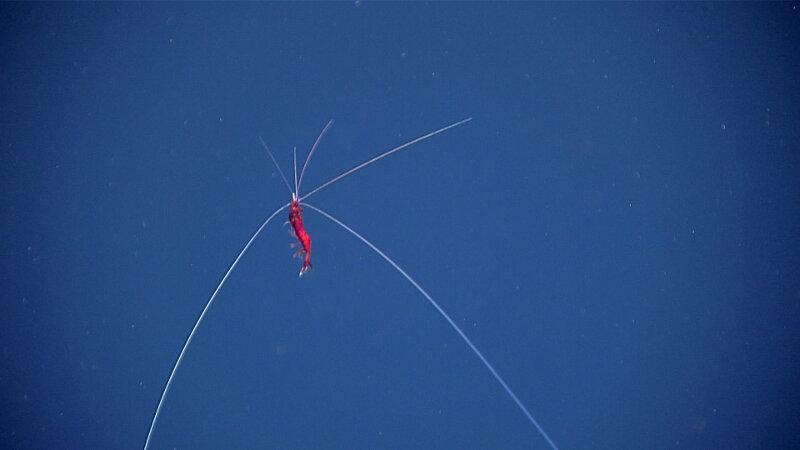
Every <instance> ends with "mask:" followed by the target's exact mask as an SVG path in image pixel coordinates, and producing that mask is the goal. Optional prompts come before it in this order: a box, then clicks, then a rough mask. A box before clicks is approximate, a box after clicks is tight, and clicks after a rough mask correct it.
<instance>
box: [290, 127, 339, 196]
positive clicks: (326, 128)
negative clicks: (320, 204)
mask: <svg viewBox="0 0 800 450" xmlns="http://www.w3.org/2000/svg"><path fill="white" fill-rule="evenodd" d="M331 125H333V119H331V120H329V121H328V124H327V125H325V128H323V129H322V132H320V133H319V136H318V137H317V140H316V141H314V146H313V147H311V151H310V152H308V157H307V158H306V162H305V164H303V170H302V171H300V181H299V182H298V183H297V189H298V190H297V191H295V192H296V193H297V195H300V186H302V185H303V175H305V174H306V167H308V162H309V161H311V156H312V155H313V154H314V150H316V149H317V146H318V145H319V142H320V141H321V140H322V136H325V133H327V132H328V128H330V127H331Z"/></svg>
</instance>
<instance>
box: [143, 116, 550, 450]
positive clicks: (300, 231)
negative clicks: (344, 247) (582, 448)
mask: <svg viewBox="0 0 800 450" xmlns="http://www.w3.org/2000/svg"><path fill="white" fill-rule="evenodd" d="M470 120H472V118H471V117H469V118H466V119H463V120H460V121H458V122H455V123H452V124H450V125H447V126H445V127H442V128H439V129H438V130H435V131H432V132H430V133H428V134H425V135H423V136H420V137H418V138H416V139H414V140H411V141H409V142H406V143H405V144H402V145H400V146H398V147H395V148H393V149H391V150H388V151H386V152H384V153H381V154H379V155H378V156H376V157H374V158H372V159H370V160H368V161H365V162H363V163H361V164H359V165H357V166H355V167H353V168H351V169H349V170H347V171H345V172H343V173H341V174H340V175H337V176H335V177H333V178H331V179H330V180H328V181H326V182H325V183H323V184H321V185H319V186H318V187H316V188H315V189H313V190H311V191H310V192H308V193H307V194H305V195H303V196H300V187H301V185H302V182H303V175H305V171H306V168H307V167H308V162H309V161H310V160H311V156H312V155H313V154H314V151H315V150H316V149H317V146H319V143H320V140H322V137H323V136H324V135H325V133H326V132H327V131H328V129H329V128H330V127H331V125H332V124H333V121H332V120H331V121H329V122H328V124H327V125H326V126H325V128H324V129H323V130H322V132H321V133H320V135H319V137H317V140H316V142H314V146H313V147H312V148H311V151H310V152H309V154H308V157H307V158H306V162H305V164H303V169H302V171H301V173H300V178H299V179H298V177H297V149H296V148H295V150H294V180H295V183H294V190H292V188H291V186H290V185H289V181H288V180H287V178H286V175H284V173H283V171H282V170H281V167H280V165H279V164H278V162H277V161H276V160H275V156H274V155H273V154H272V151H270V149H269V147H268V146H267V144H266V143H265V142H264V140H263V139H262V138H261V137H260V136H259V140H260V141H261V144H262V145H263V146H264V148H265V149H266V150H267V153H268V154H269V157H270V159H272V162H273V163H274V164H275V167H276V168H277V169H278V172H279V173H280V175H281V177H282V178H283V181H284V183H286V187H287V188H288V189H289V193H290V194H291V198H292V199H291V201H290V202H289V203H288V204H285V205H283V206H281V207H279V208H278V209H276V210H275V211H274V212H273V213H272V214H270V216H269V217H268V218H267V220H265V221H264V223H262V224H261V226H260V227H259V228H258V229H257V230H256V232H255V233H254V234H253V236H252V237H251V238H250V240H249V241H247V244H245V246H244V248H243V249H242V251H241V252H239V255H238V256H237V257H236V259H235V260H234V261H233V263H232V264H231V266H230V267H229V268H228V271H227V272H226V273H225V275H224V276H223V277H222V281H220V282H219V284H218V285H217V288H216V289H215V290H214V292H213V294H211V298H209V300H208V301H207V302H206V305H205V307H204V308H203V311H202V312H201V313H200V317H199V318H198V319H197V321H196V322H195V324H194V327H193V328H192V331H191V332H190V333H189V337H188V338H187V339H186V342H185V343H184V344H183V348H182V349H181V352H180V353H179V354H178V359H177V361H176V362H175V365H174V366H173V367H172V372H171V373H170V375H169V378H168V379H167V384H166V386H165V387H164V390H163V391H162V393H161V398H160V399H159V401H158V406H157V407H156V412H155V414H154V416H153V420H152V422H151V423H150V430H149V431H148V433H147V440H146V441H145V444H144V449H145V450H147V449H148V448H149V446H150V440H151V438H152V435H153V429H154V428H155V425H156V422H157V421H158V417H159V415H160V413H161V408H162V406H163V404H164V399H165V398H166V396H167V392H169V389H170V386H171V385H172V381H173V379H174V377H175V373H176V372H177V370H178V367H179V366H180V365H181V362H182V361H183V357H184V355H185V354H186V349H187V348H188V347H189V344H190V343H191V341H192V338H193V337H194V335H195V332H196V331H197V329H198V327H199V326H200V323H201V322H202V321H203V318H204V317H205V315H206V313H207V312H208V309H209V307H210V306H211V304H212V303H213V302H214V299H216V297H217V294H218V293H219V291H220V289H221V288H222V286H223V285H224V284H225V282H226V281H227V279H228V276H230V274H231V272H232V271H233V269H234V268H236V266H237V265H238V264H239V261H240V260H241V258H242V256H243V255H244V254H245V253H246V252H247V250H248V249H249V248H250V246H251V245H252V244H253V242H254V241H255V239H256V237H258V235H259V234H260V233H261V231H262V230H263V229H264V228H265V227H266V226H267V224H268V223H269V222H270V221H271V220H272V219H273V218H275V217H276V216H277V215H278V214H279V213H280V212H281V211H283V210H285V209H286V208H289V223H290V224H291V226H292V229H293V231H294V235H295V237H296V238H297V241H298V242H296V243H295V244H294V245H295V246H299V247H300V249H299V250H298V251H297V253H296V254H297V255H298V256H301V257H302V259H303V264H302V266H301V267H300V275H299V276H300V277H302V276H303V274H304V273H306V272H308V271H309V270H310V269H311V237H310V236H309V235H308V232H307V231H306V229H305V224H304V222H303V207H304V206H305V207H307V208H309V209H311V210H313V211H316V212H317V213H319V214H320V215H322V216H323V217H325V218H327V219H329V220H330V221H332V222H334V223H335V224H337V225H339V226H340V227H342V228H343V229H344V230H346V231H347V232H349V233H350V234H352V235H353V236H355V237H356V238H357V239H359V240H360V241H361V242H363V243H364V244H366V245H367V246H368V247H369V248H371V249H372V250H373V251H374V252H375V253H377V254H378V256H380V257H381V258H383V259H384V260H385V261H386V262H387V263H389V264H390V265H391V266H392V267H393V268H394V269H395V270H396V271H397V272H398V273H399V274H400V275H402V276H403V277H404V278H405V279H406V280H408V282H409V283H411V285H412V286H414V288H416V289H417V291H418V292H419V293H420V294H421V295H422V296H423V297H425V299H426V300H427V301H428V303H430V304H431V306H433V307H434V309H436V311H437V312H438V313H439V314H440V315H441V316H442V317H443V318H444V319H445V320H446V321H447V323H448V324H449V325H450V327H451V328H453V330H454V331H455V332H456V333H457V334H458V335H459V337H460V338H461V340H462V341H464V343H465V344H466V345H467V346H468V347H469V348H470V350H472V352H473V353H474V354H475V356H477V357H478V359H480V361H481V363H482V364H483V365H484V367H486V369H488V370H489V372H490V373H491V374H492V376H493V377H494V379H495V380H496V381H497V383H498V384H500V386H501V387H502V388H503V390H504V391H505V392H506V394H507V395H508V396H509V397H510V398H511V400H513V401H514V403H515V404H516V405H517V407H518V408H519V410H520V411H521V412H522V413H523V414H524V415H525V417H526V418H527V419H528V421H529V422H530V423H531V424H532V425H533V426H534V427H535V428H536V430H537V431H538V432H539V434H540V435H541V436H542V438H544V440H545V441H546V442H547V444H548V445H549V446H550V447H551V448H552V449H554V450H558V447H557V446H556V444H555V442H554V441H553V440H552V439H551V438H550V436H549V435H548V434H547V433H546V432H545V430H544V428H542V426H541V425H540V424H539V422H538V421H537V420H536V419H535V418H534V417H533V415H532V414H531V413H530V411H528V408H527V407H526V406H525V405H524V404H523V403H522V401H521V400H520V399H519V397H517V395H516V394H515V393H514V391H513V390H512V389H511V387H510V386H509V385H508V384H507V383H506V382H505V380H504V379H503V377H501V376H500V374H499V373H498V372H497V370H495V368H494V366H492V365H491V364H490V363H489V361H488V360H487V359H486V357H485V356H483V353H481V351H480V350H478V347H477V346H476V345H475V344H474V343H473V342H472V340H470V338H469V337H467V335H466V334H465V333H464V331H463V330H461V327H459V326H458V324H456V323H455V321H453V319H452V318H451V317H450V315H449V314H447V312H445V310H444V309H443V308H442V307H441V306H440V305H439V303H438V302H436V300H434V299H433V297H431V296H430V295H429V294H428V293H427V292H426V291H425V290H424V289H423V288H422V287H421V286H420V285H419V283H417V281H416V280H414V278H412V277H411V276H410V275H409V274H408V273H406V271H405V270H403V269H402V268H401V267H400V266H399V265H398V264H397V263H396V262H394V260H392V259H391V258H390V257H389V256H388V255H386V253H384V252H383V251H381V250H380V249H379V248H378V247H377V246H375V244H373V243H372V242H370V241H369V240H367V239H366V238H365V237H363V236H362V235H361V234H359V233H358V232H356V231H355V230H354V229H352V228H350V227H349V226H347V225H345V224H344V223H343V222H342V221H340V220H339V219H337V218H335V217H334V216H332V215H330V214H328V213H327V212H325V211H323V210H321V209H319V208H317V207H315V206H313V205H310V204H309V203H307V202H305V200H306V199H307V198H308V197H310V196H312V195H313V194H315V193H317V192H319V191H320V190H322V189H324V188H326V187H328V186H330V185H331V184H333V183H335V182H337V181H339V180H341V179H342V178H345V177H347V176H348V175H350V174H352V173H353V172H356V171H358V170H360V169H363V168H364V167H366V166H368V165H370V164H372V163H374V162H376V161H378V160H380V159H383V158H385V157H387V156H389V155H391V154H393V153H395V152H398V151H400V150H402V149H404V148H406V147H409V146H411V145H413V144H416V143H418V142H420V141H423V140H425V139H428V138H430V137H432V136H435V135H437V134H439V133H442V132H444V131H447V130H449V129H451V128H454V127H457V126H459V125H461V124H464V123H466V122H469V121H470Z"/></svg>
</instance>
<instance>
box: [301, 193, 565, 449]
mask: <svg viewBox="0 0 800 450" xmlns="http://www.w3.org/2000/svg"><path fill="white" fill-rule="evenodd" d="M309 195H310V194H309ZM302 206H305V207H307V208H311V209H313V210H314V211H316V212H318V213H320V214H322V215H323V216H325V217H327V218H328V219H330V220H331V221H333V222H334V223H336V224H337V225H339V226H340V227H342V228H344V229H345V230H347V231H349V232H350V233H351V234H352V235H353V236H355V237H357V238H358V239H360V240H361V242H363V243H365V244H367V246H369V248H371V249H372V250H374V251H375V253H377V254H378V255H380V257H381V258H383V259H385V260H386V262H388V263H389V264H391V265H392V267H394V268H395V269H396V270H397V271H398V272H400V275H403V276H404V277H405V278H406V280H408V282H409V283H411V284H412V285H413V286H414V287H415V288H417V290H418V291H419V293H420V294H422V296H423V297H425V298H426V299H427V300H428V302H429V303H430V304H431V305H433V307H434V308H436V311H438V312H439V314H441V316H442V317H444V318H445V320H447V323H449V324H450V326H451V327H453V329H454V330H456V333H458V335H459V336H461V339H462V340H463V341H464V342H465V343H466V344H467V345H468V346H469V348H470V349H472V352H473V353H475V355H476V356H477V357H478V359H480V360H481V362H482V363H483V365H484V366H486V368H487V369H489V372H491V373H492V375H493V376H494V378H495V380H497V382H498V383H500V386H502V387H503V389H505V391H506V393H507V394H508V395H509V397H511V399H512V400H514V403H516V404H517V406H518V407H519V409H520V410H522V412H523V413H524V414H525V416H526V417H527V418H528V420H529V421H530V422H531V423H532V424H533V426H535V427H536V429H537V430H539V434H541V435H542V437H543V438H544V440H546V441H547V443H548V444H550V447H551V448H552V449H553V450H558V447H557V446H556V444H555V442H553V440H552V439H550V436H548V435H547V433H546V432H545V431H544V428H542V426H541V425H539V422H537V421H536V419H535V418H534V417H533V415H532V414H531V413H530V412H529V411H528V408H526V407H525V405H524V404H523V403H522V401H521V400H520V399H519V398H518V397H517V395H516V394H515V393H514V391H512V390H511V388H510V387H509V386H508V384H506V382H505V380H503V377H501V376H500V374H499V373H497V371H496V370H495V369H494V367H492V365H491V364H489V361H488V360H487V359H486V358H485V357H484V356H483V354H482V353H481V351H480V350H478V347H476V346H475V344H473V343H472V341H471V340H470V339H469V338H468V337H467V335H466V334H464V332H463V331H461V328H460V327H459V326H458V325H456V323H455V322H453V319H451V318H450V316H449V315H448V314H447V313H446V312H445V311H444V309H442V307H441V306H439V304H438V303H436V300H434V299H433V298H432V297H431V296H430V295H428V293H427V292H425V290H424V289H422V287H421V286H420V285H419V284H418V283H417V282H416V281H415V280H414V279H413V278H411V275H409V274H407V273H406V271H405V270H403V269H402V268H400V266H399V265H397V263H396V262H394V261H393V260H392V258H389V257H388V256H387V255H386V253H383V252H382V251H381V250H380V249H379V248H378V247H376V246H375V245H374V244H373V243H372V242H370V241H368V240H367V239H366V238H365V237H364V236H361V235H360V234H358V233H357V232H356V231H355V230H353V229H352V228H350V227H348V226H347V225H345V224H344V223H342V222H341V221H340V220H339V219H337V218H335V217H333V216H331V215H330V214H328V213H326V212H325V211H322V210H321V209H319V208H317V207H315V206H312V205H309V204H308V203H302Z"/></svg>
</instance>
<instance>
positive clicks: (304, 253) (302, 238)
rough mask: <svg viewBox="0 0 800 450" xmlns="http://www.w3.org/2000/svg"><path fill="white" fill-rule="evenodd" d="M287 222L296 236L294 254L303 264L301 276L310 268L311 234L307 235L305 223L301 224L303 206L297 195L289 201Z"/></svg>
mask: <svg viewBox="0 0 800 450" xmlns="http://www.w3.org/2000/svg"><path fill="white" fill-rule="evenodd" d="M289 223H290V224H291V225H292V229H293V230H294V236H295V237H296V238H297V241H298V242H297V245H299V246H300V249H299V250H297V253H296V254H295V255H297V256H300V257H301V258H302V259H303V265H302V266H301V267H300V276H301V277H302V276H303V274H304V273H306V272H308V271H309V270H311V236H309V235H308V233H307V232H306V228H305V225H303V208H302V207H301V206H300V201H299V200H297V196H292V201H291V202H289Z"/></svg>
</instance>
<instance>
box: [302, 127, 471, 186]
mask: <svg viewBox="0 0 800 450" xmlns="http://www.w3.org/2000/svg"><path fill="white" fill-rule="evenodd" d="M470 120H472V117H467V118H466V119H464V120H460V121H458V122H456V123H451V124H450V125H448V126H446V127H443V128H439V129H438V130H436V131H431V132H430V133H428V134H426V135H424V136H420V137H418V138H416V139H414V140H412V141H409V142H406V143H405V144H403V145H400V146H398V147H395V148H393V149H391V150H388V151H386V152H383V153H381V154H380V155H378V156H376V157H374V158H372V159H370V160H369V161H365V162H363V163H361V164H359V165H357V166H355V167H353V168H352V169H350V170H348V171H346V172H344V173H342V174H341V175H337V176H335V177H333V178H331V179H330V180H328V181H326V182H325V183H322V185H320V186H319V187H317V188H316V189H314V190H312V191H311V192H309V193H308V194H306V195H304V196H302V197H300V201H303V200H305V199H307V198H308V197H311V196H312V195H314V194H315V193H317V192H318V191H320V190H322V189H323V188H326V187H328V186H330V185H331V184H333V183H335V182H337V181H339V180H341V179H342V178H344V177H346V176H348V175H350V174H351V173H353V172H355V171H357V170H360V169H363V168H364V167H367V166H368V165H370V164H372V163H374V162H376V161H378V160H380V159H383V158H385V157H387V156H389V155H391V154H392V153H395V152H399V151H400V150H402V149H404V148H406V147H408V146H411V145H414V144H416V143H417V142H420V141H424V140H425V139H428V138H429V137H433V136H436V135H437V134H439V133H442V132H445V131H447V130H449V129H450V128H453V127H457V126H459V125H461V124H464V123H467V122H469V121H470ZM298 195H300V194H299V193H298Z"/></svg>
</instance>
